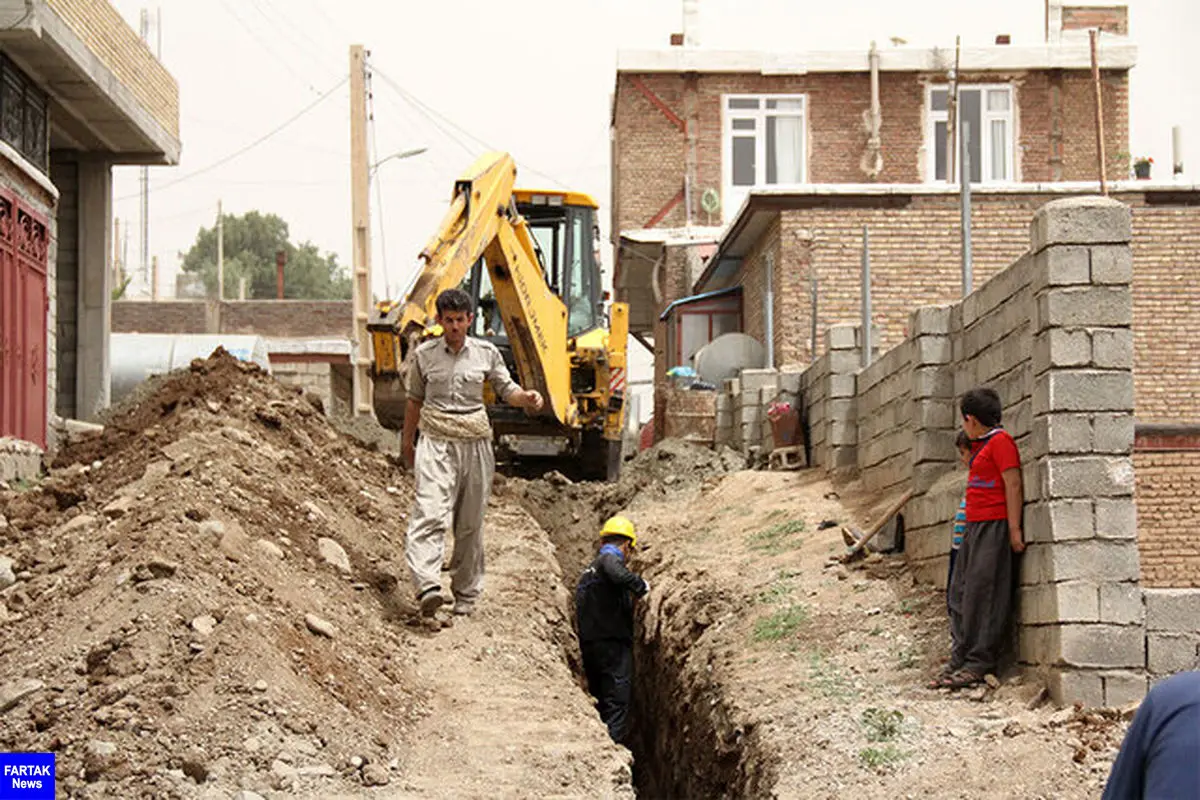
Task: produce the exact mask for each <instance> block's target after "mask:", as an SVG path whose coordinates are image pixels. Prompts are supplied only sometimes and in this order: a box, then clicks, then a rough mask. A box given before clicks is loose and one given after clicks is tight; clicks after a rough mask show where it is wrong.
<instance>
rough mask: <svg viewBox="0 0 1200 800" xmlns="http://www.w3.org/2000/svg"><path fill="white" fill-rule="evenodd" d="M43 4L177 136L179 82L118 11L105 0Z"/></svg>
mask: <svg viewBox="0 0 1200 800" xmlns="http://www.w3.org/2000/svg"><path fill="white" fill-rule="evenodd" d="M46 4H47V5H48V6H49V7H50V8H51V10H53V11H54V13H56V14H57V15H58V16H59V17H61V18H62V20H63V22H65V23H66V25H67V27H69V28H70V29H71V30H72V31H74V33H75V35H76V36H78V37H79V39H80V41H82V42H83V44H84V45H85V46H86V47H87V48H88V50H90V51H91V52H92V53H93V54H94V55H95V56H96V58H98V59H99V60H100V62H101V63H103V64H104V66H106V67H108V69H109V70H110V71H111V72H112V73H113V75H115V76H116V78H117V80H119V81H121V83H123V84H124V85H125V88H126V89H128V90H129V92H130V93H131V94H132V95H133V96H134V97H135V98H137V100H138V101H139V102H140V103H141V104H142V105H143V106H144V107H145V109H146V111H147V112H148V113H149V114H150V116H152V117H153V118H154V120H155V122H157V123H158V124H159V125H161V126H162V127H163V128H164V129H165V130H166V131H168V132H169V133H170V134H171V135H172V136H174V137H175V138H179V85H178V84H177V83H176V82H175V78H173V77H172V76H171V73H169V72H167V68H166V67H164V66H163V65H162V64H161V63H160V62H159V60H158V59H157V58H155V57H154V53H153V52H152V51H151V50H150V47H149V46H148V45H147V44H146V43H145V42H143V41H142V40H141V37H139V36H138V34H137V32H136V31H134V30H133V28H131V27H129V25H128V24H126V22H125V19H124V18H123V17H122V16H121V13H120V12H119V11H117V9H116V8H115V7H113V5H112V4H111V3H109V2H107V0H46Z"/></svg>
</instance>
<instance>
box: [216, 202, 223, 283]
mask: <svg viewBox="0 0 1200 800" xmlns="http://www.w3.org/2000/svg"><path fill="white" fill-rule="evenodd" d="M224 299H225V214H224V212H222V211H221V201H220V200H218V201H217V300H218V301H221V300H224Z"/></svg>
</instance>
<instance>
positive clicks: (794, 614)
mask: <svg viewBox="0 0 1200 800" xmlns="http://www.w3.org/2000/svg"><path fill="white" fill-rule="evenodd" d="M806 622H808V609H807V608H805V607H804V606H802V605H789V606H787V607H786V608H781V609H779V610H778V611H776V612H775V613H773V614H770V615H768V616H765V617H762V618H761V619H759V620H758V621H757V622H755V623H754V641H756V642H775V641H779V640H780V639H783V638H785V637H790V636H791V635H792V634H794V633H795V632H796V631H797V630H798V629H799V628H800V626H801V625H803V624H804V623H806Z"/></svg>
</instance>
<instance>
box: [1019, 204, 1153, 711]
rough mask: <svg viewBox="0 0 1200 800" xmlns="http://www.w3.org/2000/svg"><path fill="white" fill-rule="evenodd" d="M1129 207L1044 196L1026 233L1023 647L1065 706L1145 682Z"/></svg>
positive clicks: (1115, 695) (1131, 695)
mask: <svg viewBox="0 0 1200 800" xmlns="http://www.w3.org/2000/svg"><path fill="white" fill-rule="evenodd" d="M1130 239H1131V227H1130V211H1129V209H1128V208H1127V207H1126V206H1124V205H1122V204H1121V203H1118V202H1117V201H1115V200H1110V199H1107V198H1100V197H1084V198H1073V199H1069V200H1058V201H1055V202H1052V203H1048V204H1047V205H1045V206H1043V207H1042V208H1041V210H1039V211H1038V212H1037V214H1036V215H1035V217H1034V220H1033V225H1032V229H1031V252H1032V254H1033V258H1034V267H1033V273H1032V277H1031V289H1032V292H1033V298H1034V303H1033V305H1034V308H1033V334H1034V346H1033V353H1032V361H1033V375H1034V385H1033V400H1032V407H1033V426H1032V431H1031V435H1030V437H1029V444H1028V445H1027V447H1026V450H1025V452H1024V453H1023V456H1024V458H1025V460H1026V462H1027V464H1028V465H1030V466H1031V467H1032V474H1033V476H1034V478H1035V479H1034V480H1032V481H1027V485H1028V487H1029V488H1028V489H1027V494H1028V495H1029V496H1028V497H1026V509H1025V526H1024V528H1025V538H1026V541H1027V543H1028V545H1027V549H1026V552H1025V556H1024V558H1023V564H1022V575H1021V589H1020V604H1019V607H1020V623H1021V634H1020V657H1021V660H1022V661H1023V662H1025V663H1027V664H1030V665H1037V666H1038V667H1041V668H1042V669H1044V671H1045V672H1046V673H1047V675H1048V676H1049V678H1050V688H1051V691H1052V693H1053V694H1054V696H1055V699H1056V700H1058V701H1059V702H1074V701H1082V702H1084V703H1086V704H1089V705H1098V706H1099V705H1120V704H1123V703H1127V702H1130V701H1131V700H1133V699H1137V698H1140V697H1141V695H1142V694H1144V693H1145V691H1146V672H1145V666H1146V664H1145V658H1146V656H1145V640H1146V633H1145V612H1144V607H1143V601H1142V590H1141V586H1140V584H1139V574H1140V569H1139V562H1138V550H1137V541H1136V532H1137V520H1136V511H1135V508H1134V500H1133V489H1134V481H1133V475H1134V473H1133V347H1132V342H1133V339H1132V331H1131V329H1130V325H1131V324H1132V295H1131V291H1130V282H1131V280H1132V276H1133V258H1132V252H1131V250H1130V244H1129V243H1130Z"/></svg>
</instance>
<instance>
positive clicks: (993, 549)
mask: <svg viewBox="0 0 1200 800" xmlns="http://www.w3.org/2000/svg"><path fill="white" fill-rule="evenodd" d="M968 542H969V543H970V550H967V546H968ZM968 553H969V556H968ZM1014 565H1015V559H1014V556H1013V551H1012V545H1011V544H1010V543H1009V541H1008V522H1007V521H1006V520H989V521H987V522H969V523H967V535H966V537H964V541H963V549H962V551H961V552H960V554H959V562H958V564H957V565H956V572H960V573H961V576H959V577H957V579H956V583H958V582H959V581H961V583H962V584H963V592H962V603H961V607H960V608H961V613H962V623H963V627H962V633H963V639H964V641H963V647H964V649H965V654H966V658H965V660H964V662H963V667H964V668H966V669H969V670H970V671H972V672H974V673H976V674H977V675H985V674H987V673H989V672H992V671H993V670H995V669H996V664H997V663H998V662H999V660H1000V653H1001V651H1002V650H1003V648H1004V644H1005V641H1006V639H1005V632H1006V631H1007V630H1008V624H1009V618H1010V617H1011V616H1012V610H1013V572H1014Z"/></svg>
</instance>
